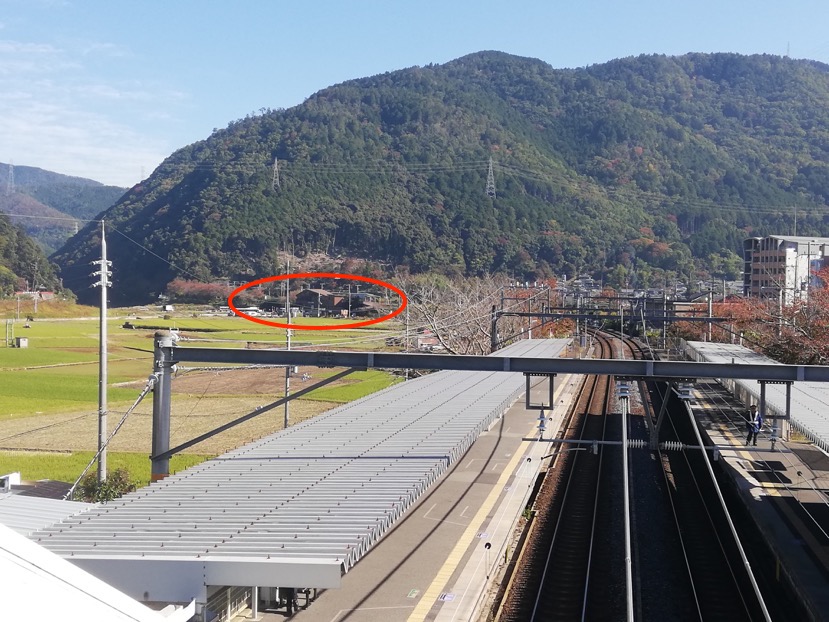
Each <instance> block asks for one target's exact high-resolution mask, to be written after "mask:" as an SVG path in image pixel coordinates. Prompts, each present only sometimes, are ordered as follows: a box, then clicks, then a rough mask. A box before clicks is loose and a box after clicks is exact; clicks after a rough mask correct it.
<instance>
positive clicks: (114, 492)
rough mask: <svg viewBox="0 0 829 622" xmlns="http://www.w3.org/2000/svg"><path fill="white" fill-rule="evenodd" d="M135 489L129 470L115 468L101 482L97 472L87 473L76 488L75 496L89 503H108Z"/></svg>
mask: <svg viewBox="0 0 829 622" xmlns="http://www.w3.org/2000/svg"><path fill="white" fill-rule="evenodd" d="M134 490H135V483H134V482H133V481H132V480H131V478H130V473H129V471H127V470H126V469H115V470H114V471H112V472H111V473H109V474H108V475H107V477H106V479H105V480H104V481H103V482H100V483H99V482H98V475H97V474H96V473H87V474H86V476H85V477H84V478H83V479H82V480H81V483H80V484H79V485H78V488H77V489H76V490H75V498H76V499H79V500H81V501H86V502H88V503H106V502H107V501H112V500H113V499H117V498H118V497H121V496H123V495H125V494H127V493H128V492H133V491H134Z"/></svg>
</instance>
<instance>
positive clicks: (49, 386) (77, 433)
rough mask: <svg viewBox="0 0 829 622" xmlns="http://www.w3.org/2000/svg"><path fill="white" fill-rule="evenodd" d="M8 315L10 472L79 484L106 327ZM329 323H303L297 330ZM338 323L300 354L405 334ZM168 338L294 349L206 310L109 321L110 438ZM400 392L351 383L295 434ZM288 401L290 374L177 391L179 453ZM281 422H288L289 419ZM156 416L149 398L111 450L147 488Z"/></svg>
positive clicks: (300, 336)
mask: <svg viewBox="0 0 829 622" xmlns="http://www.w3.org/2000/svg"><path fill="white" fill-rule="evenodd" d="M6 307H8V305H6ZM6 307H3V306H2V305H0V318H2V317H3V315H5V317H6V319H0V323H2V324H5V335H6V339H5V340H4V341H3V342H2V344H0V472H9V471H17V470H20V471H23V477H24V478H27V479H57V480H60V481H74V479H75V477H76V476H77V475H78V474H79V472H80V470H81V469H83V467H84V466H86V463H87V462H88V461H89V459H90V457H91V455H92V454H91V453H90V452H92V451H94V450H95V448H96V447H97V418H98V417H97V413H98V384H99V369H98V365H99V363H98V350H99V323H98V320H97V318H95V317H94V315H93V314H90V310H89V308H85V309H84V310H83V311H82V312H78V311H75V312H72V311H71V310H70V311H66V314H67V315H69V316H73V317H72V318H71V319H67V318H57V317H48V315H49V313H45V312H44V313H43V314H41V312H42V311H44V309H47V308H48V303H41V304H40V307H39V312H38V314H37V315H36V316H35V317H34V319H33V321H28V322H26V320H25V316H24V317H23V319H22V320H17V319H16V317H15V314H14V313H12V312H11V311H10V310H9V309H8V308H6ZM92 311H95V312H97V311H96V310H94V309H93V310H92ZM21 315H23V313H21ZM77 315H82V317H76V316H77ZM331 321H332V320H330V319H316V318H297V320H296V323H297V324H298V325H304V324H318V323H324V322H331ZM336 321H339V322H342V324H343V329H342V330H335V331H305V332H303V331H301V330H294V331H293V337H292V348H296V349H299V348H305V347H310V348H324V349H351V350H377V349H381V348H385V339H386V337H387V336H389V335H391V334H393V333H394V332H399V326H392V327H391V328H386V327H385V324H389V323H384V324H383V325H379V326H372V327H364V328H360V329H351V330H349V329H348V324H349V322H348V321H347V320H336ZM125 324H126V325H127V326H128V327H125ZM129 326H131V327H129ZM162 328H170V329H176V330H177V331H178V333H179V335H180V336H181V341H180V342H179V345H180V346H181V347H187V346H198V347H232V348H269V347H270V348H273V347H284V345H285V339H286V338H285V331H284V330H282V329H278V328H275V327H268V326H262V325H258V324H254V323H251V322H248V321H247V320H244V319H242V318H238V317H225V316H218V315H205V314H203V313H202V311H201V310H198V309H192V310H186V311H184V312H181V311H179V312H178V314H176V315H174V316H172V317H171V316H169V315H164V314H162V313H160V312H155V311H151V310H150V309H148V308H146V309H145V308H138V309H136V308H132V309H113V310H111V312H110V319H109V320H108V322H107V332H108V339H107V345H108V365H107V372H108V383H107V385H108V386H107V398H108V407H107V410H108V418H107V423H108V428H109V429H110V430H112V429H114V426H115V425H116V424H117V423H118V421H119V419H120V418H121V416H122V415H123V413H125V412H126V411H127V410H128V409H129V407H130V406H131V405H132V404H133V402H134V401H135V399H136V398H137V397H138V395H139V393H140V391H141V389H142V388H143V387H144V386H145V384H146V380H147V377H148V376H149V375H150V373H151V372H152V359H153V356H152V350H153V335H154V333H155V331H156V330H159V329H162ZM10 336H13V337H25V338H26V339H27V340H28V347H20V348H18V347H10V344H9V341H10V340H9V337H10ZM11 343H14V340H11ZM2 345H5V346H6V347H2ZM336 371H337V370H332V369H317V368H307V369H305V368H303V369H302V370H301V371H300V374H302V373H307V374H308V375H309V376H310V377H309V378H308V380H307V381H303V380H301V378H299V377H298V378H296V379H294V380H292V387H293V388H294V390H296V389H297V388H300V387H303V386H306V383H308V382H315V381H317V380H319V379H321V378H324V377H326V376H328V375H331V374H333V373H335V372H336ZM393 382H395V377H394V376H392V375H391V374H389V373H386V372H383V371H377V370H372V371H365V372H357V373H354V374H351V375H349V376H347V377H345V378H343V379H342V380H340V381H338V382H337V383H334V384H332V385H328V386H326V387H323V388H321V389H318V390H316V391H313V392H312V393H310V394H309V395H307V396H305V397H304V398H301V399H300V400H297V401H296V402H292V404H291V406H290V409H291V413H292V417H291V422H292V423H295V422H296V421H299V420H302V419H305V418H308V417H312V416H315V415H316V414H319V413H320V412H324V411H325V410H327V409H329V408H331V407H333V406H335V405H336V404H338V403H344V402H348V401H351V400H354V399H357V398H359V397H362V396H365V395H367V394H369V393H372V392H374V391H377V390H379V389H382V388H385V387H387V386H389V385H390V384H392V383H393ZM283 393H284V371H283V370H282V369H270V370H263V369H258V370H251V371H232V370H231V371H222V372H218V371H211V370H202V371H189V372H186V373H180V374H178V375H177V377H176V378H175V379H174V380H173V415H172V416H173V420H172V424H171V427H172V436H173V437H174V438H172V439H171V442H173V443H176V442H180V441H184V440H188V439H189V438H192V437H193V436H196V435H197V434H200V433H202V432H204V431H208V430H211V429H213V428H215V427H217V426H218V425H221V424H222V423H225V422H227V421H230V420H232V419H235V418H237V417H239V416H242V415H244V414H246V413H247V412H250V410H252V409H254V408H257V407H258V406H261V405H262V404H265V403H270V402H273V401H275V400H277V399H279V398H281V397H282V396H283ZM278 410H279V413H281V412H282V411H281V408H280V409H278ZM274 412H276V411H274ZM151 414H152V405H151V399H150V398H149V397H148V398H147V399H145V400H144V402H143V403H142V404H141V405H140V406H139V407H138V408H136V410H135V412H134V413H133V414H132V415H130V418H129V419H128V420H126V421H125V424H124V426H123V428H122V429H121V430H120V431H119V432H118V434H117V435H116V436H115V437H114V438H113V441H112V444H111V445H110V451H109V456H110V457H109V459H108V462H109V465H108V466H109V469H110V470H112V469H115V468H118V465H119V461H124V466H126V467H127V468H128V469H129V470H130V472H131V473H132V474H133V476H134V479H136V480H141V481H145V480H147V479H149V468H150V466H149V460H148V459H147V457H148V453H149V446H150V442H151V420H152V417H151ZM281 425H282V415H281V414H271V415H262V416H260V417H257V418H255V419H253V420H251V421H250V422H247V423H245V424H243V425H241V426H238V427H237V428H233V429H232V430H231V431H228V432H226V433H223V434H221V435H218V436H216V437H213V438H211V439H209V440H208V441H205V442H204V443H202V444H200V445H197V446H195V447H193V448H192V449H191V453H187V454H184V455H183V456H181V457H177V458H176V460H182V461H184V462H182V464H184V465H187V464H189V463H188V462H187V461H189V460H198V461H200V460H203V459H204V458H205V457H206V456H212V455H216V454H219V453H222V452H224V451H227V450H228V449H231V448H233V447H237V446H239V445H241V444H244V443H246V442H249V441H250V440H252V439H254V438H259V437H261V436H263V435H265V434H269V433H273V432H274V431H276V430H278V429H281ZM60 452H68V453H60ZM174 464H175V463H174ZM15 465H17V466H15ZM174 468H175V467H174ZM180 468H184V467H180ZM144 471H146V474H147V475H146V477H144V475H143V473H144Z"/></svg>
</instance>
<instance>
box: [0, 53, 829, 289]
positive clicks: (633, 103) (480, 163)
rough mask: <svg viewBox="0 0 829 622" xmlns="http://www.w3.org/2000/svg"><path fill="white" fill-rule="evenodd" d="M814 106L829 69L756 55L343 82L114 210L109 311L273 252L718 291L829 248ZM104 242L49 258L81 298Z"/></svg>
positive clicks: (824, 130)
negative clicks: (760, 251)
mask: <svg viewBox="0 0 829 622" xmlns="http://www.w3.org/2000/svg"><path fill="white" fill-rule="evenodd" d="M827 104H829V66H827V65H824V64H822V63H817V62H814V61H802V60H792V59H789V58H783V57H777V56H769V55H756V56H741V55H736V54H688V55H684V56H679V57H668V56H663V55H648V56H639V57H635V58H625V59H619V60H615V61H611V62H608V63H604V64H601V65H594V66H591V67H586V68H579V69H564V70H559V69H553V68H552V67H551V66H550V65H548V64H546V63H544V62H542V61H539V60H536V59H528V58H521V57H517V56H512V55H509V54H504V53H501V52H480V53H476V54H471V55H468V56H465V57H463V58H459V59H457V60H454V61H451V62H449V63H446V64H443V65H429V66H425V67H413V68H409V69H404V70H400V71H395V72H390V73H386V74H382V75H377V76H372V77H367V78H361V79H357V80H351V81H348V82H344V83H342V84H338V85H335V86H332V87H329V88H326V89H323V90H322V91H320V92H318V93H316V94H314V95H312V96H311V97H309V98H308V100H306V101H305V102H304V103H303V104H301V105H299V106H296V107H294V108H291V109H288V110H264V111H263V113H262V114H261V115H257V116H251V117H248V118H245V119H241V120H238V121H234V122H232V123H230V124H229V126H228V127H227V128H226V129H223V130H217V131H215V132H214V133H213V134H212V135H211V136H210V137H208V138H207V139H205V140H202V141H199V142H197V143H194V144H192V145H189V146H187V147H184V148H182V149H180V150H178V151H176V152H175V153H173V154H172V155H171V156H170V157H168V158H167V159H166V160H165V161H164V163H162V164H161V165H160V166H159V168H158V169H157V170H156V171H155V172H154V173H153V174H152V176H151V177H150V178H149V179H147V180H145V181H144V182H143V183H142V184H139V185H138V186H136V187H134V188H132V189H131V190H130V191H129V192H127V193H126V194H125V195H124V196H123V197H122V198H121V199H120V200H119V201H118V202H117V203H116V204H115V205H114V206H113V207H112V208H110V209H108V210H107V212H106V221H107V223H108V225H110V226H112V227H113V228H115V229H117V231H118V233H120V234H122V235H123V238H124V241H123V243H120V244H118V245H117V246H115V247H114V246H112V245H111V246H110V253H111V258H112V260H113V264H114V266H113V270H114V271H115V275H114V281H115V285H114V287H113V290H112V298H113V301H114V302H116V303H125V302H133V301H135V302H138V301H141V300H147V299H148V298H149V297H150V296H152V295H155V294H158V293H160V292H161V291H163V289H164V287H165V286H166V283H167V282H169V281H170V280H172V279H173V278H174V277H177V276H178V277H183V278H197V279H203V280H210V279H213V278H219V277H227V278H230V279H233V280H243V279H250V278H255V277H258V276H266V275H269V274H274V273H275V272H277V271H279V270H280V269H281V268H280V266H279V261H278V256H279V253H280V252H283V251H285V250H291V251H294V252H296V253H297V254H303V253H310V252H314V251H324V252H327V253H329V254H331V255H332V256H336V255H338V254H344V255H355V254H356V255H359V256H362V257H365V258H366V259H369V260H372V261H374V262H376V263H378V264H381V265H385V266H387V267H392V266H395V267H398V268H404V269H407V270H410V271H413V272H419V271H427V270H432V271H441V272H445V273H449V274H468V275H479V274H485V273H488V272H493V271H497V272H505V273H508V274H511V275H513V276H515V277H516V278H520V279H522V280H524V279H533V278H539V277H545V276H549V275H552V274H556V275H558V276H564V275H570V276H573V275H577V274H581V273H590V274H593V275H594V276H596V277H598V278H602V279H603V280H604V282H605V283H608V284H611V285H614V286H622V285H630V286H648V285H649V284H652V283H662V282H663V281H668V280H669V279H673V278H675V277H676V276H677V275H688V276H686V277H685V278H686V279H690V278H692V277H693V276H694V275H705V276H710V275H715V276H716V275H721V276H726V275H729V276H731V275H732V274H733V272H734V271H735V270H738V269H739V263H740V257H739V255H738V253H739V250H740V248H741V242H742V239H743V238H744V237H747V236H749V235H766V234H769V233H787V232H790V231H792V230H793V227H794V221H795V220H796V221H797V232H798V234H799V235H827V234H829V219H827V209H826V204H827V202H829V105H827ZM490 158H492V163H493V169H492V170H493V177H494V182H495V192H494V193H491V194H494V196H488V195H487V192H486V188H487V178H488V172H489V167H488V163H489V161H490ZM0 174H2V169H0ZM98 235H99V232H98V230H97V228H95V227H93V226H90V225H87V226H86V227H85V228H84V229H83V230H82V231H81V232H80V234H79V235H77V236H75V237H74V238H73V239H71V240H70V241H69V242H68V243H67V244H66V245H65V246H64V247H63V248H62V249H61V250H60V251H59V252H58V253H56V254H55V255H54V257H53V259H55V260H56V261H57V262H58V263H59V264H60V265H61V267H62V275H63V277H64V279H65V280H66V282H67V283H68V284H70V285H71V286H72V287H73V289H75V290H76V291H78V292H79V293H80V292H82V291H84V289H85V288H83V287H81V286H80V284H81V283H88V277H87V275H86V272H87V271H88V270H87V268H88V264H89V261H91V260H92V259H94V258H95V257H96V256H97V252H98V250H97V244H98ZM127 239H128V240H130V241H129V242H127V241H126V240H127ZM158 257H161V258H163V259H164V261H162V260H159V259H158Z"/></svg>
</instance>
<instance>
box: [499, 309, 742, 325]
mask: <svg viewBox="0 0 829 622" xmlns="http://www.w3.org/2000/svg"><path fill="white" fill-rule="evenodd" d="M496 313H497V315H498V317H503V316H510V317H537V318H539V319H546V320H563V319H570V320H620V319H621V320H623V319H624V318H625V316H624V314H623V313H616V312H611V311H606V310H604V309H596V310H595V312H594V313H590V312H588V311H587V310H584V309H582V310H581V311H580V312H578V313H527V312H525V311H496ZM627 317H628V319H630V317H631V316H630V314H628V316H627ZM645 319H646V320H648V321H650V322H714V323H717V322H733V321H734V318H733V317H715V316H707V315H706V316H702V315H693V316H691V315H662V314H661V313H655V314H645Z"/></svg>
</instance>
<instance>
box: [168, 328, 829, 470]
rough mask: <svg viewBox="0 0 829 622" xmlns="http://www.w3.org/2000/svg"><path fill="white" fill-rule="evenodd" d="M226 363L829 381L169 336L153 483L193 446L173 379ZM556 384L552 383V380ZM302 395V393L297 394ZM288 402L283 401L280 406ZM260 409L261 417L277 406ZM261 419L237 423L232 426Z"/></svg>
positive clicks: (797, 368) (820, 368)
mask: <svg viewBox="0 0 829 622" xmlns="http://www.w3.org/2000/svg"><path fill="white" fill-rule="evenodd" d="M183 362H189V363H223V364H247V365H251V364H253V365H282V366H285V365H289V366H296V365H300V366H311V367H345V368H349V369H351V370H353V369H424V370H443V369H445V370H460V371H490V372H518V373H523V374H525V375H547V376H554V375H555V374H609V375H613V376H617V377H623V378H628V379H638V380H649V381H662V382H672V381H677V380H681V381H687V380H689V379H696V378H728V379H744V380H758V381H761V382H790V381H810V382H829V366H826V365H780V364H740V363H698V362H690V361H652V360H610V359H573V358H532V357H528V358H523V357H509V356H497V355H490V356H472V355H447V354H409V353H390V352H342V351H299V350H248V349H241V348H191V347H179V346H176V345H174V342H173V339H172V338H170V337H169V336H168V335H165V334H163V333H156V335H155V356H154V365H153V376H154V378H155V388H154V396H153V455H152V456H151V461H152V476H153V479H154V480H156V479H161V478H163V477H165V476H166V475H167V474H168V473H169V459H170V456H171V455H172V454H173V453H174V452H175V451H176V450H178V449H181V448H184V447H185V446H187V447H189V446H191V445H192V444H194V442H197V441H194V442H188V443H185V444H183V445H182V446H180V447H179V448H174V449H173V450H171V449H170V443H169V437H170V404H171V390H170V386H171V378H172V374H173V371H174V368H175V366H176V365H177V364H178V363H183ZM551 383H552V381H551ZM296 395H298V394H296ZM279 403H282V402H277V403H276V404H279ZM276 404H272V405H270V406H268V407H264V408H262V409H258V410H257V411H254V412H255V413H256V414H261V412H265V411H266V410H270V409H271V408H273V407H275V405H276ZM252 416H255V415H254V414H253V413H251V414H250V415H249V416H248V415H246V416H245V417H243V418H241V419H239V420H237V421H236V422H231V424H232V425H235V423H240V422H241V421H243V420H247V419H249V418H250V417H252ZM228 427H230V426H229V425H225V426H222V428H221V429H217V430H214V431H213V432H212V433H207V435H203V436H202V437H200V440H204V438H207V436H209V435H212V434H214V433H218V432H219V431H222V430H224V429H227V428H228Z"/></svg>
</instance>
